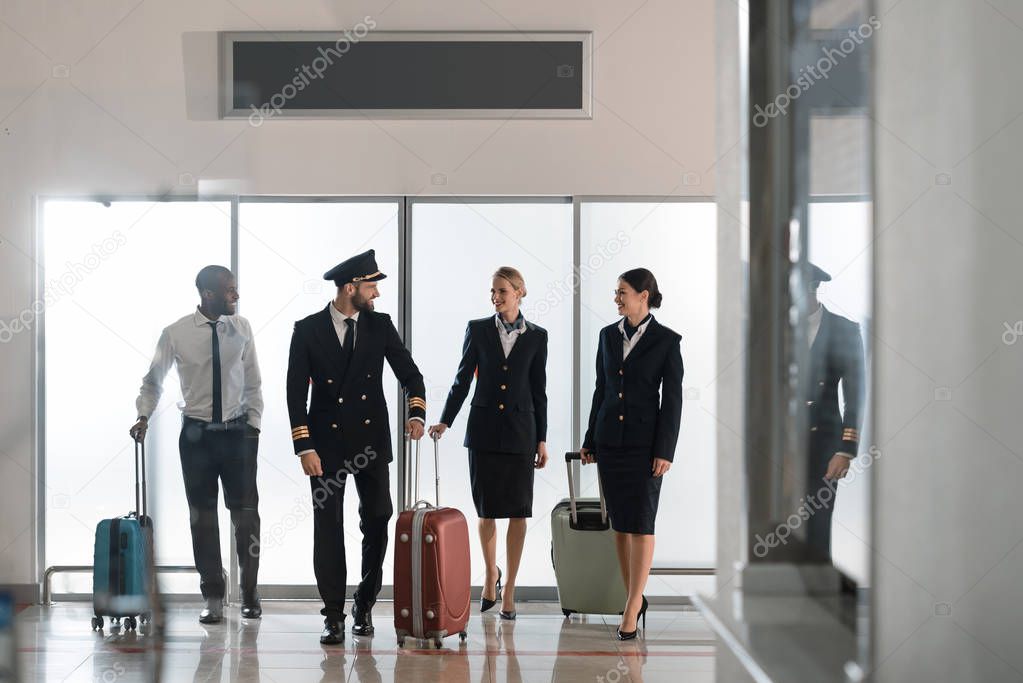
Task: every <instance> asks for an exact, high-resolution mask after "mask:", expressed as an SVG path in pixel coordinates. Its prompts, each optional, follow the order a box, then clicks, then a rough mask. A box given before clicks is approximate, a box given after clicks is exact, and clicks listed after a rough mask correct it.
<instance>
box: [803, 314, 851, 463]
mask: <svg viewBox="0 0 1023 683" xmlns="http://www.w3.org/2000/svg"><path fill="white" fill-rule="evenodd" d="M810 360H811V368H810V369H811V372H810V382H809V386H808V387H807V391H808V394H807V396H806V405H807V407H808V408H809V420H810V433H811V434H810V437H811V438H810V447H811V453H812V454H813V455H814V456H816V458H817V459H818V460H820V459H823V462H827V460H829V459H830V458H831V456H833V455H834V454H835V453H837V452H839V451H842V452H844V453H848V454H849V455H852V456H855V455H856V454H857V453H858V452H859V442H860V412H861V409H862V407H863V393H864V387H863V376H864V371H863V338H862V336H861V335H860V326H859V325H857V324H856V323H854V322H853V321H852V320H849V319H848V318H844V317H842V316H840V315H836V314H835V313H832V312H831V311H829V310H828V309H827V308H825V309H824V312H823V315H822V317H821V326H820V329H819V330H818V331H817V337H816V339H814V341H813V346H811V347H810ZM839 382H841V383H842V396H843V398H844V399H845V410H844V411H841V410H839V405H838V384H839Z"/></svg>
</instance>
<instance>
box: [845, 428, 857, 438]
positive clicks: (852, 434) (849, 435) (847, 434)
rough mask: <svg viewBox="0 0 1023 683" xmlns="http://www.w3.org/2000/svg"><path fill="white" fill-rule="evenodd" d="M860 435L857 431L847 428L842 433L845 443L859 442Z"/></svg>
mask: <svg viewBox="0 0 1023 683" xmlns="http://www.w3.org/2000/svg"><path fill="white" fill-rule="evenodd" d="M859 438H860V433H859V431H857V430H855V429H850V428H846V429H845V430H844V431H843V432H842V439H843V440H845V441H859Z"/></svg>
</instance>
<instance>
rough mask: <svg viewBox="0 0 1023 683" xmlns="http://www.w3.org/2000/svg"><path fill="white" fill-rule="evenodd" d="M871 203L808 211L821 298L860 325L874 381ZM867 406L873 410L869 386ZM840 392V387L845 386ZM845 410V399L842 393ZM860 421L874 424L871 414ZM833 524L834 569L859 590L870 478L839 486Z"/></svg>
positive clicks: (864, 440)
mask: <svg viewBox="0 0 1023 683" xmlns="http://www.w3.org/2000/svg"><path fill="white" fill-rule="evenodd" d="M872 210H873V204H872V203H870V202H818V203H811V204H810V205H809V224H810V238H809V242H810V261H811V262H813V263H815V264H817V265H818V266H820V267H821V268H823V269H824V270H826V271H827V272H828V273H830V274H831V276H832V278H833V279H832V280H831V282H824V283H822V284H821V286H820V290H819V291H818V297H819V298H820V301H821V303H822V304H824V306H825V307H826V308H827V309H828V310H830V311H832V312H834V313H837V314H838V315H841V316H844V317H846V318H849V319H850V320H852V321H854V322H857V323H859V324H860V330H861V334H862V337H863V342H864V352H865V353H866V361H867V362H866V364H865V366H864V367H865V368H866V369H867V370H866V374H865V377H867V378H869V377H870V370H869V368H870V361H871V350H872V349H871V347H872V343H871V341H872V337H873V335H872V333H871V329H872V327H873V325H872V322H871V319H870V315H869V314H870V297H871V287H870V261H871V211H872ZM864 386H865V387H866V393H865V395H864V402H863V405H864V406H869V405H870V395H869V394H870V382H869V381H867V382H866V383H865V385H864ZM840 389H841V386H840ZM839 400H840V402H841V405H842V406H843V410H844V406H845V401H844V397H843V396H842V395H841V391H840V392H839ZM861 415H866V416H867V417H868V418H869V415H870V412H869V411H868V410H864V411H862V412H861ZM861 431H862V434H861V438H860V443H861V444H868V443H870V441H869V438H870V437H869V434H870V424H869V423H868V422H866V421H865V422H864V424H863V427H862V430H861ZM838 487H839V494H838V495H837V496H836V498H835V512H834V515H833V516H832V518H831V559H832V561H833V562H834V564H835V566H836V567H837V568H838V569H840V570H841V571H842V572H844V573H845V574H846V575H848V576H850V577H852V578H853V579H855V580H856V581H857V582H858V583H860V584H866V583H867V582H868V577H869V575H870V574H869V567H868V562H869V559H870V548H869V546H868V545H867V539H869V538H870V509H869V505H870V477H869V476H866V473H863V474H860V475H850V476H848V477H847V478H846V479H843V480H842V481H841V482H840V483H839V485H838Z"/></svg>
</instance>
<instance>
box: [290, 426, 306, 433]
mask: <svg viewBox="0 0 1023 683" xmlns="http://www.w3.org/2000/svg"><path fill="white" fill-rule="evenodd" d="M308 431H309V427H307V426H305V425H302V426H301V427H294V428H292V430H291V433H292V434H294V433H295V432H308Z"/></svg>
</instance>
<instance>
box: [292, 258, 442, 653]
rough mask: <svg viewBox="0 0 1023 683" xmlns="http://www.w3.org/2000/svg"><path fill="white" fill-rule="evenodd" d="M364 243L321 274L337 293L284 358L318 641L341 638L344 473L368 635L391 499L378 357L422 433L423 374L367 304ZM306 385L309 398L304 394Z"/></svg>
mask: <svg viewBox="0 0 1023 683" xmlns="http://www.w3.org/2000/svg"><path fill="white" fill-rule="evenodd" d="M385 277H386V275H384V274H383V273H381V272H380V270H379V269H378V268H377V265H376V259H375V258H374V252H373V250H372V249H371V250H369V251H367V252H365V253H362V254H359V255H358V256H353V257H352V258H350V259H348V260H347V261H344V262H343V263H341V264H339V265H337V266H335V267H334V268H332V269H331V270H329V271H328V272H327V273H325V274H324V276H323V278H324V279H325V280H333V281H334V283H335V284H336V285H337V298H336V299H334V301H332V302H330V303H329V304H327V307H326V308H324V309H323V310H322V311H320V312H318V313H314V314H313V315H310V316H309V317H307V318H304V319H302V320H299V321H298V322H296V323H295V331H294V334H293V335H292V338H291V354H290V357H289V359H288V378H287V394H288V414H289V416H290V418H291V438H292V440H293V441H294V446H295V453H296V455H298V456H299V457H300V458H301V461H302V469H303V471H304V472H305V473H306V474H307V475H309V477H310V483H311V486H312V498H313V523H314V545H313V567H314V569H315V573H316V586H317V588H318V589H319V592H320V597H321V598H322V599H323V604H324V607H323V610H321V614H323V615H324V617H325V620H324V629H323V633H322V634H321V636H320V642H321V643H324V644H336V643H340V642H342V641H343V640H344V631H343V622H344V611H343V610H344V602H345V587H346V582H347V573H346V566H345V544H344V529H343V520H342V509H343V506H342V502H343V497H344V488H345V482H346V480H347V478H348V475H352V476H353V477H354V478H355V488H356V490H357V491H358V494H359V528H360V530H361V531H362V580H361V581H360V583H359V586H358V588H357V590H356V591H355V594H354V595H353V596H352V602H353V608H352V617H353V620H354V625H353V626H352V633H353V634H355V635H372V633H373V622H372V619H371V616H370V611H371V610H372V608H373V604H374V603H375V602H376V598H377V594H378V593H379V592H380V586H381V583H382V580H383V570H382V564H383V560H384V552H385V551H386V549H387V525H388V522H389V520H390V518H391V514H392V512H393V508H392V505H391V492H390V480H389V475H390V472H389V467H388V463H390V462H391V460H392V453H391V430H390V424H389V422H390V421H389V419H388V412H387V402H386V400H385V399H384V387H383V382H382V375H383V369H384V360H385V359H386V360H387V362H388V363H389V364H390V366H391V370H392V371H393V372H394V375H395V377H397V379H398V381H399V382H400V383H401V385H402V387H404V389H405V392H406V395H407V396H408V409H409V422H408V424H406V427H405V428H406V431H407V432H408V433H409V434H410V435H411V436H412V438H414V439H419V438H420V437H422V435H423V424H424V420H425V416H426V400H425V398H424V397H425V394H426V391H425V387H424V385H423V375H422V374H421V373H420V372H419V368H417V367H416V364H415V363H414V362H413V361H412V356H411V355H410V354H409V352H408V349H406V348H405V346H404V344H403V343H402V341H401V337H399V336H398V331H397V330H396V329H395V327H394V323H392V322H391V318H390V316H388V315H387V314H386V313H377V312H376V311H374V309H373V299H375V298H376V297H377V296H379V294H378V292H377V284H376V283H377V281H378V280H382V279H384V278H385ZM310 385H311V386H312V398H311V400H310V401H309V403H308V411H307V409H306V406H307V403H306V399H307V397H308V395H309V390H310Z"/></svg>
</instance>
